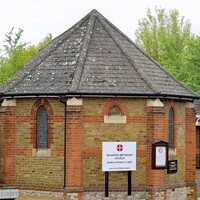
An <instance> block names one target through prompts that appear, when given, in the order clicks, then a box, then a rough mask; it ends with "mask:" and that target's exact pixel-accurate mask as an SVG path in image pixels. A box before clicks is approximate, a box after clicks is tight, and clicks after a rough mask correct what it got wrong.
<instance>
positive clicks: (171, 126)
mask: <svg viewBox="0 0 200 200" xmlns="http://www.w3.org/2000/svg"><path fill="white" fill-rule="evenodd" d="M168 141H169V148H174V109H173V108H172V107H170V109H169V115H168Z"/></svg>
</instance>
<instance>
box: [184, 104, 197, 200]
mask: <svg viewBox="0 0 200 200" xmlns="http://www.w3.org/2000/svg"><path fill="white" fill-rule="evenodd" d="M195 121H196V113H195V110H194V104H193V103H190V102H188V103H186V107H185V181H186V184H187V186H188V187H190V189H191V192H190V193H189V194H188V197H187V199H197V184H196V124H195Z"/></svg>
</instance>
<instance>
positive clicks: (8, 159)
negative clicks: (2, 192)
mask: <svg viewBox="0 0 200 200" xmlns="http://www.w3.org/2000/svg"><path fill="white" fill-rule="evenodd" d="M0 112H1V120H2V121H1V122H0V128H1V131H0V134H1V143H4V144H3V147H1V148H4V149H3V152H2V153H3V158H2V159H3V164H2V172H3V174H4V178H3V184H5V185H9V186H14V184H15V170H16V169H15V168H16V160H15V159H16V156H15V152H16V100H15V99H4V101H3V103H2V106H1V107H0ZM2 123H3V124H2Z"/></svg>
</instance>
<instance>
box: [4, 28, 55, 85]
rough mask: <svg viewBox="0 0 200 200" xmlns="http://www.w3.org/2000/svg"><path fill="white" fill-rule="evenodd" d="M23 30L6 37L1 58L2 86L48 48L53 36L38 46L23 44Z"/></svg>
mask: <svg viewBox="0 0 200 200" xmlns="http://www.w3.org/2000/svg"><path fill="white" fill-rule="evenodd" d="M22 33H23V30H22V29H19V30H18V32H17V33H14V28H12V29H11V31H10V32H8V33H7V34H6V35H5V38H6V39H5V41H4V43H5V44H4V45H3V52H4V54H3V55H2V56H1V57H0V85H2V84H3V83H5V81H7V80H8V79H9V78H10V77H11V76H13V75H14V74H15V73H16V72H17V71H18V70H19V69H20V68H21V67H22V66H23V65H24V64H25V63H26V62H27V61H28V60H30V59H31V58H32V57H33V56H34V55H35V54H36V53H37V52H38V51H39V50H40V49H41V48H43V47H44V46H46V45H47V44H48V43H49V42H50V41H51V40H52V35H51V34H48V35H47V36H46V37H45V38H44V39H43V40H42V41H41V42H39V43H38V44H37V45H29V46H28V43H26V42H21V39H22Z"/></svg>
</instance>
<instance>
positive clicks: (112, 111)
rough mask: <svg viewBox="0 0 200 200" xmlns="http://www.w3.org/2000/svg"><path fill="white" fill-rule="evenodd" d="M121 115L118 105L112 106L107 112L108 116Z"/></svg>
mask: <svg viewBox="0 0 200 200" xmlns="http://www.w3.org/2000/svg"><path fill="white" fill-rule="evenodd" d="M114 115H115V116H121V110H120V109H119V107H118V106H112V107H111V108H110V110H109V112H108V116H109V117H110V116H114Z"/></svg>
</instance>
